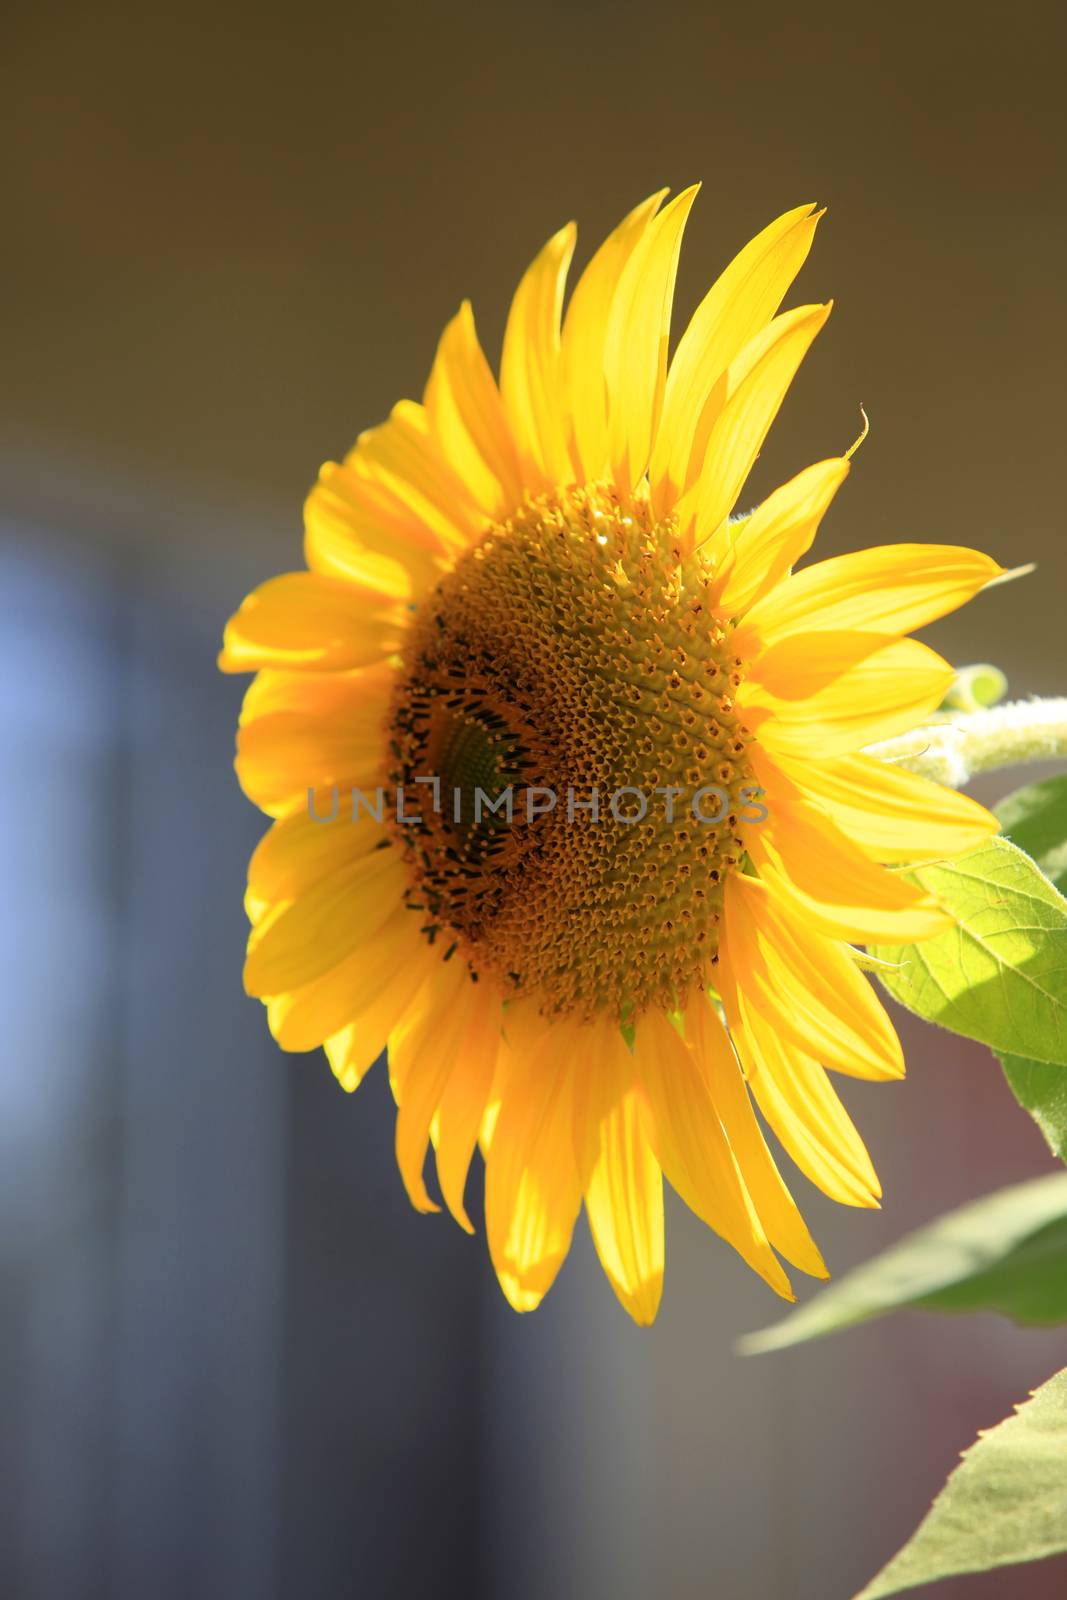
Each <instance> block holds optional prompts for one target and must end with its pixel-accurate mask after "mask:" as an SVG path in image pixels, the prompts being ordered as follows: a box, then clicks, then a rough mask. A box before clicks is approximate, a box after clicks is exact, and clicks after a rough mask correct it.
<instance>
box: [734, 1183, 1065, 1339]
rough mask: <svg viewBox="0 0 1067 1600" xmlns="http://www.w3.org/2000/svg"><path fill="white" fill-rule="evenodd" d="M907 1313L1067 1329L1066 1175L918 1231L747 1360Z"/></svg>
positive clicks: (848, 1276)
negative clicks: (1066, 1324)
mask: <svg viewBox="0 0 1067 1600" xmlns="http://www.w3.org/2000/svg"><path fill="white" fill-rule="evenodd" d="M905 1306H913V1307H922V1308H923V1309H925V1310H929V1311H1000V1312H1002V1313H1003V1314H1004V1315H1005V1316H1008V1317H1011V1318H1013V1319H1014V1320H1015V1321H1016V1322H1023V1323H1027V1324H1037V1325H1041V1324H1048V1323H1053V1322H1062V1321H1067V1172H1053V1173H1050V1174H1049V1175H1047V1176H1046V1177H1043V1178H1034V1179H1032V1180H1031V1181H1030V1182H1028V1183H1019V1184H1013V1185H1012V1186H1011V1188H1010V1189H999V1190H998V1191H997V1192H996V1193H995V1194H991V1195H987V1196H986V1197H985V1198H984V1199H982V1200H977V1201H975V1202H974V1203H973V1204H971V1205H967V1206H963V1207H962V1208H961V1209H960V1210H958V1211H950V1212H949V1213H948V1215H947V1216H944V1217H939V1218H938V1220H937V1221H936V1222H933V1223H931V1224H930V1225H929V1226H928V1227H926V1228H920V1229H919V1230H918V1231H917V1232H915V1233H911V1234H909V1235H908V1236H907V1238H905V1239H902V1240H901V1241H900V1243H899V1244H895V1245H894V1246H893V1247H892V1249H890V1250H886V1251H885V1252H884V1253H883V1254H882V1255H880V1256H875V1258H874V1260H873V1261H866V1262H864V1264H863V1265H862V1266H860V1267H856V1268H854V1270H853V1271H852V1272H846V1273H845V1275H844V1277H842V1278H838V1279H836V1280H835V1281H834V1282H833V1283H832V1284H830V1286H829V1288H827V1289H822V1290H820V1291H819V1293H817V1294H816V1295H814V1296H813V1297H812V1298H811V1299H810V1300H808V1301H805V1303H804V1304H803V1305H802V1306H798V1307H797V1308H796V1310H795V1311H791V1312H790V1313H789V1315H788V1316H786V1317H783V1319H782V1321H781V1322H777V1323H775V1324H774V1326H773V1327H770V1328H764V1329H762V1330H761V1331H760V1332H759V1333H750V1334H748V1335H747V1336H746V1337H745V1338H744V1339H742V1340H741V1341H740V1345H739V1348H740V1349H741V1351H742V1352H743V1353H744V1354H745V1355H759V1354H762V1353H763V1352H765V1351H768V1350H782V1349H784V1348H785V1347H786V1346H787V1345H794V1344H803V1343H804V1342H805V1341H806V1340H808V1339H817V1338H820V1337H821V1336H822V1335H823V1334H827V1333H836V1332H838V1331H840V1330H841V1329H843V1328H850V1327H854V1326H855V1325H856V1324H857V1323H860V1322H869V1321H870V1320H871V1319H872V1318H874V1317H881V1316H884V1315H885V1314H886V1313H887V1312H889V1311H899V1310H901V1309H902V1308H903V1307H905Z"/></svg>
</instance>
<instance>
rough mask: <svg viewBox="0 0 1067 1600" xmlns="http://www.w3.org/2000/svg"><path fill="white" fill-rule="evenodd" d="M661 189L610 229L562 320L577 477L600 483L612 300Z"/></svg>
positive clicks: (604, 466) (604, 465) (605, 453)
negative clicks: (612, 229) (611, 231)
mask: <svg viewBox="0 0 1067 1600" xmlns="http://www.w3.org/2000/svg"><path fill="white" fill-rule="evenodd" d="M666 193H667V191H666V189H661V190H660V191H659V193H658V194H654V195H651V196H650V197H649V198H648V199H647V200H645V201H643V202H642V204H641V205H639V206H635V208H634V210H633V211H631V212H630V214H629V216H627V217H624V218H623V220H622V222H620V224H619V226H618V227H617V228H616V229H615V230H614V232H613V233H610V234H609V235H608V237H607V238H606V239H605V241H604V243H603V244H602V245H601V246H600V248H599V250H598V251H597V252H596V254H595V255H594V256H593V259H592V260H591V261H590V263H589V265H588V266H587V267H586V269H585V271H584V272H583V273H582V275H581V277H580V278H579V279H578V282H577V284H576V285H575V289H574V293H573V294H572V295H571V299H570V304H569V306H568V307H567V315H566V317H565V318H564V321H563V338H562V344H561V351H560V354H561V359H562V367H563V382H564V388H565V392H566V395H567V402H568V407H569V410H570V416H571V426H572V435H573V437H572V456H573V459H574V468H575V476H576V477H577V478H578V479H579V480H580V481H583V482H586V483H590V482H595V481H596V480H598V479H602V478H604V477H605V476H606V474H607V472H608V469H609V450H608V392H607V382H606V376H605V374H606V368H605V358H606V345H607V330H608V322H609V319H610V317H611V309H612V303H613V301H614V298H615V293H616V290H617V288H618V285H619V280H620V278H621V276H622V272H623V269H624V268H625V266H626V263H627V261H628V260H629V259H630V256H631V254H632V252H633V251H634V249H635V248H636V246H637V244H638V242H639V241H640V239H641V238H642V236H643V234H644V232H645V230H646V228H647V227H648V225H649V223H650V221H651V219H652V217H653V216H654V214H655V212H656V210H657V209H658V207H659V204H660V202H661V201H662V199H663V198H664V196H665V194H666Z"/></svg>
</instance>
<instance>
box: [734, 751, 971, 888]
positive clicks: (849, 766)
mask: <svg viewBox="0 0 1067 1600" xmlns="http://www.w3.org/2000/svg"><path fill="white" fill-rule="evenodd" d="M756 768H757V773H758V775H759V778H760V782H761V783H762V784H763V785H764V787H765V788H768V787H769V786H770V785H772V784H773V783H774V782H775V780H774V779H773V778H772V777H769V773H770V772H771V771H772V769H771V768H770V767H769V765H765V764H761V763H760V762H759V761H758V760H757V763H756ZM781 768H782V773H783V774H784V776H785V777H786V779H787V780H788V781H789V783H790V784H791V785H792V786H793V787H794V788H795V789H796V790H798V791H799V792H800V793H801V794H806V795H808V796H809V797H811V798H813V799H814V800H815V801H816V802H817V803H819V804H821V805H824V806H825V807H826V808H827V810H828V811H829V812H830V814H831V816H832V817H833V819H834V822H835V823H836V824H837V826H838V827H839V828H840V829H841V831H842V833H844V834H847V836H848V837H849V838H850V839H852V840H853V842H854V843H856V844H858V845H860V846H862V848H863V849H864V850H866V851H867V852H868V853H869V854H870V855H871V856H873V858H874V859H875V860H876V861H914V862H920V861H930V860H935V859H938V858H942V857H951V856H957V855H963V854H964V853H965V852H966V851H968V850H974V849H977V847H978V845H980V844H981V843H982V842H983V841H984V840H985V839H988V838H989V837H990V835H992V834H994V833H997V832H998V831H999V828H1000V823H999V822H998V821H997V819H996V817H995V816H994V815H993V813H992V812H991V811H987V810H986V809H985V807H984V806H980V805H979V804H978V802H977V801H976V800H971V799H970V798H969V797H968V796H967V795H965V794H957V793H956V791H955V790H954V789H946V788H944V787H943V786H942V785H941V784H939V783H932V782H931V781H930V779H928V778H920V777H917V776H916V775H915V773H913V772H905V771H904V770H903V769H902V768H901V767H895V766H893V764H892V763H891V762H888V761H878V760H876V759H875V758H874V757H873V756H867V755H854V756H837V757H836V758H833V759H830V760H826V761H801V760H797V759H796V758H783V759H782V762H781Z"/></svg>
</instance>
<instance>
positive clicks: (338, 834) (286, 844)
mask: <svg viewBox="0 0 1067 1600" xmlns="http://www.w3.org/2000/svg"><path fill="white" fill-rule="evenodd" d="M387 837H388V836H387V835H386V833H385V832H384V830H383V828H382V826H381V825H380V824H379V823H377V822H376V821H375V820H374V818H373V817H367V816H362V817H361V818H360V820H359V821H358V822H356V823H354V822H352V821H351V820H350V819H349V818H347V817H342V816H341V815H340V814H339V815H338V818H337V820H336V821H334V822H315V821H314V820H313V819H312V818H311V817H310V816H309V815H308V814H307V812H300V811H298V812H296V813H294V814H293V815H292V816H290V817H286V818H284V819H282V820H279V821H278V822H275V823H274V824H273V826H272V827H271V828H270V830H269V831H268V832H267V833H265V834H264V836H263V838H262V839H261V840H260V841H259V844H258V845H257V846H256V848H255V850H254V851H253V852H252V859H251V861H250V862H249V863H248V886H249V889H250V890H251V891H252V894H253V896H254V898H255V899H256V901H257V902H260V903H264V904H266V905H276V904H278V903H279V902H280V901H291V900H295V899H296V898H297V896H298V895H300V894H301V892H302V891H303V890H304V889H306V888H307V887H309V885H311V884H313V883H317V882H318V881H319V880H320V879H321V878H326V877H329V876H330V875H331V874H332V873H334V872H337V871H339V870H340V869H341V868H342V867H345V866H347V865H348V864H349V863H350V862H352V861H354V860H356V859H358V858H359V857H360V856H365V855H366V854H367V853H368V851H370V850H373V849H374V848H375V847H376V846H377V845H379V844H384V843H385V842H386V841H387Z"/></svg>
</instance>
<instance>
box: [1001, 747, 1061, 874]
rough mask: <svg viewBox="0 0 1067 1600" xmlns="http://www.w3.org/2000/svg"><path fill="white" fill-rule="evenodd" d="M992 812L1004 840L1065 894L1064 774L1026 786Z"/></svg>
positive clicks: (1009, 796)
mask: <svg viewBox="0 0 1067 1600" xmlns="http://www.w3.org/2000/svg"><path fill="white" fill-rule="evenodd" d="M993 810H994V811H995V812H996V814H997V816H998V817H999V818H1000V825H1001V827H1002V828H1003V829H1004V832H1005V834H1006V836H1007V837H1008V838H1009V839H1011V841H1012V843H1013V844H1017V845H1018V846H1019V849H1020V850H1025V851H1026V853H1027V855H1028V856H1030V857H1032V859H1033V860H1034V861H1036V862H1037V864H1038V866H1039V867H1040V868H1041V870H1042V872H1043V873H1044V874H1045V876H1046V878H1051V879H1052V881H1053V883H1054V884H1055V885H1056V887H1057V889H1059V890H1060V891H1061V892H1062V893H1064V894H1067V774H1063V775H1062V776H1060V777H1058V778H1046V779H1045V780H1044V781H1043V782H1042V783H1028V784H1027V785H1026V787H1025V789H1016V790H1015V792H1014V794H1009V795H1007V796H1006V797H1005V798H1004V799H1003V800H1002V801H1001V802H1000V804H999V805H998V806H994V807H993Z"/></svg>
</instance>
